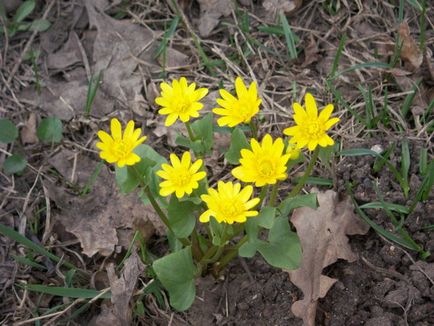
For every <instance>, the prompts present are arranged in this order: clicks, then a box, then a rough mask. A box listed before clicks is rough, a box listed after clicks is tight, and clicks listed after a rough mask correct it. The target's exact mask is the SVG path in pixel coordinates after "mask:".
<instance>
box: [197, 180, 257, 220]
mask: <svg viewBox="0 0 434 326" xmlns="http://www.w3.org/2000/svg"><path fill="white" fill-rule="evenodd" d="M252 193H253V187H252V186H246V187H244V189H242V190H241V185H240V184H239V183H235V184H233V183H232V182H227V183H224V182H223V181H219V182H218V184H217V190H215V189H212V188H210V189H208V194H205V195H202V196H200V198H202V200H203V201H204V202H205V203H206V204H207V206H208V210H207V211H205V212H204V213H202V215H200V217H199V221H201V222H202V223H206V222H209V219H210V217H211V216H214V218H215V219H216V220H217V222H219V223H222V222H223V223H227V224H233V223H234V222H238V223H244V222H245V221H246V220H247V218H248V217H251V216H256V215H258V212H257V211H251V210H250V209H252V208H253V207H255V206H256V205H258V203H259V198H253V199H250V197H251V196H252Z"/></svg>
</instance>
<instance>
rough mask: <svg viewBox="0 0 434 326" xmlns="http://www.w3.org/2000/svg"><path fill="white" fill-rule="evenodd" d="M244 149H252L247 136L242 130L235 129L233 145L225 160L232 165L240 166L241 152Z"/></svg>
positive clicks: (232, 139)
mask: <svg viewBox="0 0 434 326" xmlns="http://www.w3.org/2000/svg"><path fill="white" fill-rule="evenodd" d="M243 148H250V144H249V142H248V141H247V138H246V135H245V134H244V132H243V131H242V130H241V129H240V128H238V127H237V128H235V129H234V131H233V132H232V136H231V145H230V147H229V149H228V151H227V152H226V154H225V159H226V160H227V161H228V162H229V163H230V164H234V165H236V164H239V161H240V157H241V153H240V152H241V150H242V149H243Z"/></svg>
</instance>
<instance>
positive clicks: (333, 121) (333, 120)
mask: <svg viewBox="0 0 434 326" xmlns="http://www.w3.org/2000/svg"><path fill="white" fill-rule="evenodd" d="M339 121H341V119H339V118H331V119H330V120H328V121H327V122H326V123H325V125H324V126H325V128H326V130H328V129H330V128H331V127H333V126H334V125H335V124H336V123H338V122H339Z"/></svg>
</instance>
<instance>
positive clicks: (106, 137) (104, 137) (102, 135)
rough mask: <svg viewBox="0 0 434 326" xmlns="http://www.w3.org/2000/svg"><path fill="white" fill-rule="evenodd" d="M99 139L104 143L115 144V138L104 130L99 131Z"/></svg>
mask: <svg viewBox="0 0 434 326" xmlns="http://www.w3.org/2000/svg"><path fill="white" fill-rule="evenodd" d="M97 135H98V138H99V139H101V141H102V142H103V143H106V144H111V143H113V138H112V137H111V136H110V135H109V134H108V133H106V132H105V131H103V130H100V131H98V133H97Z"/></svg>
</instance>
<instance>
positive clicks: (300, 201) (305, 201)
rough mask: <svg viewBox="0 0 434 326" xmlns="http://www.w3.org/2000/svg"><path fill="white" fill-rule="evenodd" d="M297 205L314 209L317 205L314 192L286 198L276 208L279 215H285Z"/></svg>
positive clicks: (297, 206)
mask: <svg viewBox="0 0 434 326" xmlns="http://www.w3.org/2000/svg"><path fill="white" fill-rule="evenodd" d="M299 207H310V208H313V209H316V208H317V207H318V201H317V199H316V194H315V193H312V194H307V195H299V196H295V197H289V198H286V199H285V200H284V201H282V202H281V203H280V205H279V206H278V208H277V209H278V210H279V212H280V216H283V217H285V216H286V217H287V216H288V215H289V214H290V213H291V211H292V210H293V209H295V208H299Z"/></svg>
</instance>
